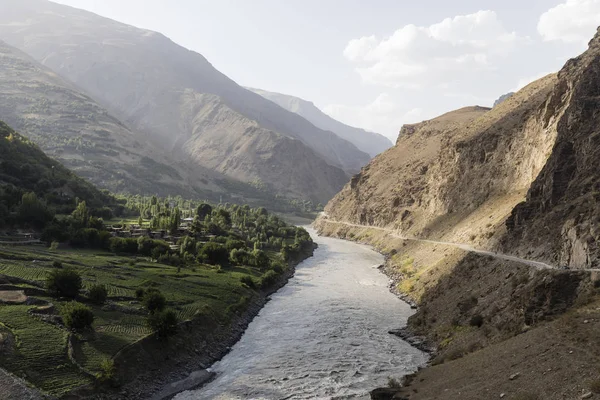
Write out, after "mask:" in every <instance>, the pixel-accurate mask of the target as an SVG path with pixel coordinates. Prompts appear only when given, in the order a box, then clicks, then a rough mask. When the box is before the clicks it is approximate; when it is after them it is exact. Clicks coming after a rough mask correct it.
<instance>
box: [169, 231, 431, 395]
mask: <svg viewBox="0 0 600 400" xmlns="http://www.w3.org/2000/svg"><path fill="white" fill-rule="evenodd" d="M309 232H310V234H311V236H312V237H313V240H315V242H316V243H318V245H319V248H318V249H317V250H316V251H315V255H314V257H312V258H309V259H308V260H306V261H304V262H303V263H301V264H300V265H299V266H298V267H297V268H296V274H295V276H294V277H293V278H292V279H290V281H289V283H288V284H287V285H286V286H285V287H283V288H282V289H281V290H279V291H278V292H277V293H275V294H274V295H273V296H272V300H271V301H270V302H269V303H267V305H266V306H265V307H264V308H263V309H262V310H261V311H260V313H259V315H258V316H257V317H256V318H255V319H254V320H253V321H252V323H251V324H250V325H249V327H248V329H247V330H246V332H245V334H244V336H243V337H242V339H241V340H240V341H239V342H238V343H237V344H236V345H235V346H234V347H233V348H232V350H231V352H230V353H229V354H228V355H226V356H225V357H224V358H223V359H222V360H221V361H219V362H217V363H215V364H214V365H213V366H212V368H211V369H212V370H213V371H214V372H216V373H217V376H216V378H215V380H213V381H212V382H211V383H209V384H208V385H206V386H205V387H203V388H202V389H199V390H195V391H188V392H183V393H181V394H179V395H178V396H177V397H176V398H175V399H176V400H192V399H194V400H196V399H268V400H279V399H363V398H364V399H367V398H369V397H368V392H369V391H370V390H372V389H374V388H376V387H378V386H385V385H386V384H387V381H388V377H394V378H400V377H401V376H403V375H405V374H408V373H410V372H413V371H415V370H416V369H417V367H418V366H420V365H423V364H424V363H425V362H426V361H427V356H426V355H425V354H424V353H422V352H421V351H419V350H417V349H415V348H413V347H411V346H409V345H408V344H407V343H406V342H404V341H402V340H401V339H399V338H398V337H396V336H393V335H390V334H388V330H389V329H393V328H400V327H402V326H404V325H405V324H406V319H407V318H408V317H409V316H410V314H411V309H410V307H409V306H408V305H407V304H406V303H404V302H402V301H401V300H399V299H398V298H397V297H396V296H394V295H393V294H391V293H390V292H389V290H388V278H387V277H386V276H385V275H384V274H382V273H381V272H380V271H379V270H378V269H377V266H378V265H380V264H382V263H383V257H382V256H381V255H380V254H378V253H377V252H375V251H373V250H372V249H371V248H369V247H367V246H363V245H359V244H356V243H353V242H348V241H344V240H339V239H333V238H327V237H320V236H318V235H317V234H316V232H315V231H314V230H312V229H309Z"/></svg>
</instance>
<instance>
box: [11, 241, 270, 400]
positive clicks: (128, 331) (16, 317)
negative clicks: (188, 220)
mask: <svg viewBox="0 0 600 400" xmlns="http://www.w3.org/2000/svg"><path fill="white" fill-rule="evenodd" d="M0 260H1V261H0V278H2V276H4V280H9V281H10V282H11V284H12V285H15V284H17V285H19V286H22V287H23V288H24V289H27V288H33V289H35V288H37V289H38V290H37V291H38V292H39V289H43V288H44V282H45V278H46V275H47V273H48V271H50V270H52V269H53V267H52V262H53V261H61V262H62V264H63V266H64V267H65V268H66V267H72V268H76V269H77V270H78V271H79V273H80V274H81V276H82V278H83V283H84V287H90V286H91V285H94V284H98V283H99V284H103V285H105V286H106V287H107V289H108V293H109V301H108V303H107V305H105V306H96V305H91V304H88V305H89V306H90V307H92V309H93V311H94V315H95V321H94V324H93V328H94V332H92V333H89V334H86V335H85V337H82V336H80V337H78V338H76V339H75V341H74V343H75V345H74V357H75V360H76V361H77V363H78V364H80V365H81V366H82V367H83V368H84V369H85V370H87V371H90V372H91V373H94V374H95V373H98V372H100V363H101V362H102V360H104V359H106V358H111V357H112V356H113V355H114V354H115V353H117V352H118V351H119V350H120V349H122V348H123V347H124V346H127V345H128V344H130V343H132V342H134V341H136V340H138V339H140V338H142V337H144V336H146V335H149V334H151V331H150V329H149V328H148V327H147V326H146V311H145V310H144V309H143V307H142V305H141V304H140V303H139V302H138V301H137V300H136V299H135V290H136V289H137V288H139V287H145V288H148V287H156V288H158V289H159V290H160V291H161V292H162V293H163V294H164V295H165V297H166V298H167V301H168V306H169V307H170V308H173V309H174V310H175V311H176V313H177V315H178V317H179V319H180V320H181V321H184V320H189V319H192V318H194V317H195V316H197V315H199V314H203V315H208V316H211V315H218V316H225V317H227V316H228V315H230V314H231V311H230V310H228V307H229V306H230V305H234V304H236V303H238V302H239V301H240V300H241V299H242V298H243V297H252V296H253V295H255V293H256V292H255V291H254V290H252V289H250V288H248V287H247V286H245V285H243V284H242V283H241V282H240V278H241V277H243V276H251V277H253V278H255V279H258V278H260V276H261V274H262V272H261V271H259V270H258V269H255V268H250V267H239V266H236V267H224V268H216V267H213V266H209V265H196V266H194V267H188V268H181V269H178V268H176V267H173V266H168V265H163V264H159V263H156V262H152V261H151V260H150V259H145V258H140V257H137V258H136V257H122V256H116V255H114V254H112V253H109V252H103V251H98V250H56V251H51V250H49V249H47V248H44V247H0ZM15 278H18V279H15ZM0 290H1V289H0ZM84 292H85V291H84ZM40 294H42V293H40ZM31 297H33V298H35V299H40V300H45V301H47V302H50V303H53V304H54V305H55V306H59V305H60V301H57V300H56V299H54V298H51V297H50V296H47V295H43V294H42V295H34V296H31ZM80 301H85V299H84V298H82V299H80ZM36 307H37V306H35V305H0V324H1V325H0V333H2V332H4V336H6V333H8V332H10V335H9V336H12V337H13V339H14V340H12V341H9V342H11V345H10V346H0V366H2V367H3V368H6V369H7V370H9V371H11V372H13V373H15V374H16V375H18V376H21V377H23V378H25V379H26V380H28V381H29V382H31V383H32V384H34V385H35V386H37V387H39V388H40V389H42V390H44V391H45V392H46V393H48V394H51V395H55V396H58V395H61V394H64V393H66V392H68V391H69V390H71V389H73V388H75V387H78V386H81V385H85V384H89V383H92V382H93V378H92V377H91V376H89V375H87V374H86V373H84V372H81V371H80V370H79V369H78V367H77V366H76V365H74V364H73V363H72V362H71V361H70V359H69V358H68V355H67V338H68V335H69V332H68V331H67V330H66V329H64V328H60V327H59V326H57V325H54V324H51V323H48V322H44V321H43V320H42V319H41V318H40V317H39V316H36V315H32V311H35V309H36Z"/></svg>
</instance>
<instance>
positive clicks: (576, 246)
mask: <svg viewBox="0 0 600 400" xmlns="http://www.w3.org/2000/svg"><path fill="white" fill-rule="evenodd" d="M548 105H549V109H550V108H556V107H562V108H564V110H565V111H564V113H562V114H559V115H558V117H557V118H558V120H557V123H556V129H557V138H556V143H555V145H554V147H553V149H552V154H551V155H550V157H549V159H548V162H547V163H546V165H545V166H544V168H543V169H542V171H541V173H540V174H539V176H538V177H537V178H536V179H535V181H534V182H533V184H532V185H531V188H530V189H529V191H528V193H527V200H526V201H525V202H523V203H521V204H519V205H518V206H517V207H516V208H515V209H514V211H513V212H512V215H511V216H510V218H509V219H508V221H507V228H508V236H507V238H506V240H505V241H503V243H502V245H503V248H504V249H506V250H507V251H512V252H517V253H520V254H529V256H531V257H535V258H541V259H545V260H549V261H551V262H553V263H556V264H560V265H568V266H570V267H572V268H597V267H598V265H599V261H598V257H599V256H600V249H599V246H598V243H599V241H600V207H599V205H598V201H599V200H600V173H599V169H598V168H599V167H600V127H599V126H600V125H599V124H600V34H597V35H596V37H595V38H594V39H592V41H591V42H590V45H589V49H588V50H587V51H586V52H585V53H584V54H583V55H581V56H580V57H578V58H575V59H572V60H570V61H569V62H567V64H566V65H565V67H564V68H563V69H562V70H561V71H560V73H559V74H558V83H557V85H556V86H555V88H554V90H553V92H552V95H551V96H550V98H549V99H548Z"/></svg>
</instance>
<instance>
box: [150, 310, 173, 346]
mask: <svg viewBox="0 0 600 400" xmlns="http://www.w3.org/2000/svg"><path fill="white" fill-rule="evenodd" d="M147 323H148V326H149V327H150V329H152V330H153V331H154V332H156V335H157V336H158V337H159V338H163V339H164V338H167V337H169V336H173V335H174V334H175V333H177V314H175V311H173V310H164V311H159V312H155V313H153V314H150V315H149V316H148V319H147Z"/></svg>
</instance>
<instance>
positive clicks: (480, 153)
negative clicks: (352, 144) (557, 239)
mask: <svg viewBox="0 0 600 400" xmlns="http://www.w3.org/2000/svg"><path fill="white" fill-rule="evenodd" d="M555 84H556V77H555V76H554V75H549V76H547V77H546V78H543V79H541V80H539V81H537V82H534V83H533V84H531V85H529V86H527V87H526V88H524V89H523V90H521V91H520V92H519V93H517V94H515V95H514V96H512V97H511V98H510V99H508V100H507V101H506V102H504V103H502V104H501V105H499V106H498V107H496V108H494V109H492V110H490V109H488V108H484V107H467V108H463V109H460V110H457V111H453V112H450V113H447V114H444V115H442V116H440V117H438V118H435V119H433V120H430V121H425V122H422V123H420V124H415V125H408V126H404V127H403V128H402V130H401V132H400V136H399V138H398V141H397V143H396V145H395V146H394V147H393V148H391V149H389V150H388V151H386V152H384V153H383V154H381V155H379V156H378V157H376V158H375V159H374V160H373V161H372V162H371V163H370V164H369V165H367V166H366V167H365V168H363V170H362V171H361V172H360V173H359V174H358V175H355V176H354V177H353V178H352V180H351V182H350V183H349V184H348V185H346V187H345V188H344V189H343V190H342V191H341V192H340V193H339V194H338V195H337V196H336V197H335V198H334V199H333V200H332V201H331V202H330V203H329V204H328V205H327V207H326V212H327V214H328V215H329V216H330V218H332V219H335V220H342V221H348V222H352V223H358V224H366V225H377V226H385V227H388V228H394V229H398V230H399V231H400V232H402V233H403V234H407V235H411V236H420V237H432V238H442V237H444V238H445V239H449V240H455V241H461V242H469V241H470V242H476V243H479V242H483V241H486V242H487V241H488V239H489V238H491V236H492V234H493V233H494V231H495V230H496V228H497V227H501V226H503V223H504V220H505V218H506V217H507V215H508V214H509V213H510V211H511V210H512V208H513V207H514V206H515V205H516V204H517V203H518V202H519V201H522V200H523V199H524V194H525V192H526V190H527V189H528V188H529V185H530V184H531V182H532V181H533V180H534V179H535V178H536V176H537V175H538V173H539V171H540V170H541V169H542V167H543V166H544V164H545V162H546V159H547V157H548V154H549V152H550V150H551V148H552V145H553V143H554V138H555V129H553V128H552V124H553V123H554V119H553V118H548V119H547V120H546V119H545V115H546V107H547V106H546V104H545V101H546V99H547V97H548V95H549V93H550V92H551V90H552V88H553V87H554V85H555ZM473 235H475V236H476V237H475V238H473Z"/></svg>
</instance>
